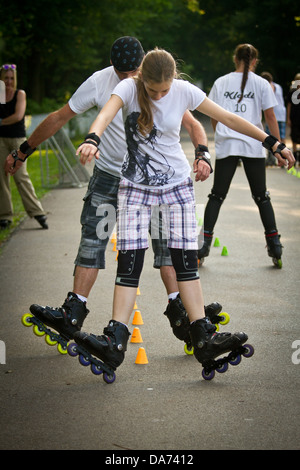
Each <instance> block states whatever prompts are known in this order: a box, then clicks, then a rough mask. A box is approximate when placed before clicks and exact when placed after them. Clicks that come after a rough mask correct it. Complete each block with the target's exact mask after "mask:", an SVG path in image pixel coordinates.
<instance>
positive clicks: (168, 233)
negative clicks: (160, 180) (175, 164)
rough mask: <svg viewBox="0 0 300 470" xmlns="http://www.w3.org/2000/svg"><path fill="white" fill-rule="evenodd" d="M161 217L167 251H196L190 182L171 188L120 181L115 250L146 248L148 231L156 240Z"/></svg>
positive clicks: (193, 205) (193, 198)
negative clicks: (171, 249) (169, 249)
mask: <svg viewBox="0 0 300 470" xmlns="http://www.w3.org/2000/svg"><path fill="white" fill-rule="evenodd" d="M159 213H160V214H161V215H162V223H163V227H162V237H163V238H166V239H167V245H168V247H169V248H179V249H184V250H197V248H198V244H197V224H196V216H195V195H194V187H193V182H192V180H191V178H187V179H186V180H185V181H183V182H182V183H180V184H178V185H176V186H173V187H171V188H166V189H164V188H159V189H158V188H155V189H152V188H149V187H145V188H143V187H142V186H135V185H134V184H132V183H131V182H130V181H128V180H122V181H121V183H120V187H119V194H118V211H117V249H118V250H137V249H141V248H148V246H149V241H148V230H149V224H150V228H151V237H152V238H153V237H154V238H156V237H157V238H158V237H159V230H158V228H157V227H158V226H159V224H158V223H157V217H158V216H159Z"/></svg>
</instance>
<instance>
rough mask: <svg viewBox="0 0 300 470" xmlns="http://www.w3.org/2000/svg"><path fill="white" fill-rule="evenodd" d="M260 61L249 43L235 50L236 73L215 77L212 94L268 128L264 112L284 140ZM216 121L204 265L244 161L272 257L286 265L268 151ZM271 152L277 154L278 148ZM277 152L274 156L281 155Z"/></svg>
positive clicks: (202, 255)
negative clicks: (268, 184)
mask: <svg viewBox="0 0 300 470" xmlns="http://www.w3.org/2000/svg"><path fill="white" fill-rule="evenodd" d="M257 60H258V51H257V49H255V47H253V46H252V45H250V44H241V45H239V46H237V48H236V50H235V52H234V63H235V71H234V72H231V73H229V74H227V75H224V76H222V77H220V78H218V79H217V80H216V82H215V83H214V85H213V87H212V89H211V92H210V94H209V98H210V99H211V100H212V101H214V102H215V103H217V104H219V105H220V106H222V107H223V108H225V109H226V110H228V111H231V112H232V113H234V114H235V115H236V116H242V117H243V118H245V119H247V120H248V121H249V122H251V123H252V124H254V125H255V126H257V128H259V129H263V125H262V122H261V114H262V112H263V113H264V116H265V121H266V124H267V126H268V129H269V131H270V134H271V135H273V136H275V139H274V138H273V140H274V141H275V140H276V139H278V141H280V134H279V128H278V123H277V119H276V116H275V113H274V109H273V108H274V106H276V104H277V101H276V98H275V95H274V93H273V91H272V88H271V87H270V85H269V83H268V82H267V81H266V80H265V79H264V78H262V77H260V76H258V75H256V74H255V73H254V70H255V67H256V64H257ZM212 125H213V128H214V130H215V150H216V163H215V169H214V182H213V187H212V190H211V193H210V194H209V196H208V203H207V205H206V208H205V211H204V223H203V233H202V234H201V235H202V238H201V240H200V239H199V251H198V258H199V260H200V262H201V263H202V262H203V261H204V258H205V257H207V256H208V255H209V252H210V247H211V243H212V239H213V233H214V227H215V224H216V222H217V219H218V216H219V212H220V209H221V206H222V204H223V202H224V200H225V198H226V196H227V193H228V191H229V188H230V184H231V181H232V178H233V176H234V174H235V171H236V168H237V166H238V164H239V161H240V160H242V162H243V167H244V170H245V173H246V176H247V179H248V182H249V186H250V190H251V194H252V197H253V199H254V202H255V203H256V205H257V207H258V210H259V214H260V217H261V221H262V224H263V227H264V232H265V238H266V242H267V248H268V254H269V256H271V257H272V258H273V261H274V264H275V265H277V266H278V267H281V266H282V261H281V255H282V245H281V243H280V235H279V234H278V230H277V224H276V220H275V214H274V210H273V206H272V203H271V199H270V193H269V192H268V191H267V187H266V168H265V166H266V165H265V150H264V149H263V148H262V147H261V145H260V144H259V142H257V141H255V140H254V139H253V138H251V137H250V136H241V135H240V134H239V133H237V132H236V131H235V130H234V129H229V128H228V127H227V126H225V125H224V124H223V123H222V122H220V121H218V120H217V119H214V118H213V119H212ZM271 139H272V137H270V142H272V140H271ZM270 150H271V152H272V153H273V149H272V148H271V149H270ZM277 155H278V154H275V155H274V156H275V157H277ZM280 164H282V162H280ZM203 235H204V237H203ZM203 239H204V243H203ZM202 243H203V245H202V246H201V244H202Z"/></svg>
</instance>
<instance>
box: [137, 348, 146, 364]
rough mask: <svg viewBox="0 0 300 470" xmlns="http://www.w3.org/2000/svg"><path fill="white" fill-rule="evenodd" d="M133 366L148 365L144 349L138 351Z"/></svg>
mask: <svg viewBox="0 0 300 470" xmlns="http://www.w3.org/2000/svg"><path fill="white" fill-rule="evenodd" d="M135 364H148V359H147V354H146V351H145V349H144V348H140V349H139V350H138V353H137V356H136V360H135Z"/></svg>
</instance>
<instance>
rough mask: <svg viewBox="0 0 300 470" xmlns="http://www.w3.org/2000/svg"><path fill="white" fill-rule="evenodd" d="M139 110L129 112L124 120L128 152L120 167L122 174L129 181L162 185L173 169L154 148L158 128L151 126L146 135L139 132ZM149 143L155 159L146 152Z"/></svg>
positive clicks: (172, 173)
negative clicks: (154, 153)
mask: <svg viewBox="0 0 300 470" xmlns="http://www.w3.org/2000/svg"><path fill="white" fill-rule="evenodd" d="M139 115H140V113H139V112H133V113H131V114H129V115H128V116H127V118H126V121H125V134H126V142H127V149H128V152H127V154H126V156H125V161H124V163H123V167H122V175H123V176H124V177H125V178H127V179H128V180H129V181H132V182H133V183H137V184H145V185H147V186H164V185H166V184H168V183H169V180H170V178H172V176H173V175H174V173H175V171H174V168H172V167H171V166H170V165H169V163H168V161H167V160H166V158H165V157H164V156H163V155H162V154H161V153H160V152H158V151H157V150H156V148H155V144H156V139H157V137H159V130H158V129H157V127H156V126H155V124H154V125H153V128H152V130H151V132H150V134H148V135H147V136H143V135H142V134H141V133H140V132H139V128H138V123H137V120H138V117H139ZM143 144H144V145H143ZM145 144H146V145H151V147H152V149H153V150H154V151H155V152H156V153H157V159H155V158H153V156H150V155H149V154H148V153H147V147H146V145H145Z"/></svg>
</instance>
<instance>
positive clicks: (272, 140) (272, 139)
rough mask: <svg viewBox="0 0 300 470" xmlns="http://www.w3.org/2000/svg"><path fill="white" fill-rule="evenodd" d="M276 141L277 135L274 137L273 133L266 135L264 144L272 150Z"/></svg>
mask: <svg viewBox="0 0 300 470" xmlns="http://www.w3.org/2000/svg"><path fill="white" fill-rule="evenodd" d="M276 142H278V140H277V139H276V137H274V136H273V135H268V137H266V138H265V140H264V141H263V143H262V146H263V147H265V149H267V150H270V151H271V152H272V147H273V145H275V144H276Z"/></svg>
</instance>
